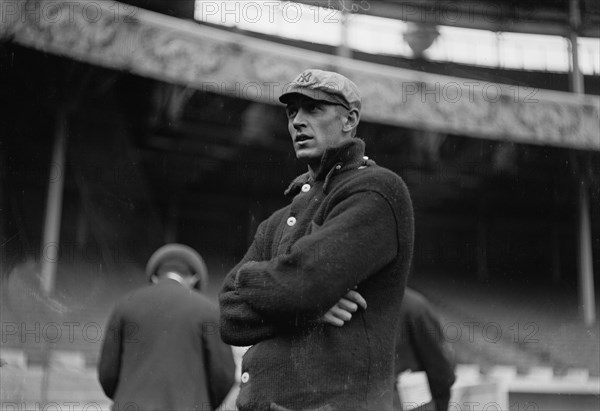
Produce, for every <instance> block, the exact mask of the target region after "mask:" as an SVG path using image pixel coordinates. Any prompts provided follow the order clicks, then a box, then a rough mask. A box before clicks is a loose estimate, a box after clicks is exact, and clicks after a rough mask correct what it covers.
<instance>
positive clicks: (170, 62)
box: [0, 0, 600, 150]
mask: <svg viewBox="0 0 600 411" xmlns="http://www.w3.org/2000/svg"><path fill="white" fill-rule="evenodd" d="M0 19H1V21H2V25H0V40H1V39H12V40H13V41H15V42H17V43H19V44H21V45H23V46H27V47H32V48H35V49H38V50H41V51H45V52H50V53H53V54H57V55H61V56H66V57H70V58H73V59H75V60H79V61H84V62H88V63H92V64H96V65H99V66H103V67H108V68H113V69H116V70H123V71H128V72H132V73H135V74H138V75H141V76H146V77H150V78H154V79H157V80H161V81H165V82H169V83H174V84H182V85H186V86H188V87H192V88H195V89H198V90H202V91H208V92H215V93H220V94H225V95H229V96H234V97H238V98H242V99H248V100H254V101H260V102H264V103H269V104H280V103H279V102H278V100H277V97H278V96H279V94H280V93H281V92H282V91H283V90H285V87H286V86H287V85H288V84H289V82H290V81H291V80H292V79H293V78H294V77H295V76H296V75H297V74H298V73H299V72H301V71H302V70H304V69H307V68H323V69H330V70H336V71H339V72H340V73H343V74H344V75H346V76H348V77H349V78H351V79H352V80H353V81H354V82H355V83H356V84H357V85H358V86H359V88H360V89H361V90H362V94H363V110H362V113H361V114H362V117H363V119H364V120H367V121H371V122H377V123H383V124H390V125H398V126H403V127H411V128H417V129H427V130H433V131H437V132H441V133H448V134H457V135H466V136H471V137H476V138H487V139H495V140H503V141H513V142H518V143H532V144H541V145H551V146H559V147H569V148H577V149H584V150H600V98H598V97H596V96H589V95H575V94H571V93H564V92H555V91H549V90H540V89H534V88H526V87H518V86H510V85H505V84H499V83H493V82H483V81H476V80H472V79H465V78H458V77H449V76H441V75H436V74H430V73H423V72H418V71H413V70H405V69H399V68H395V67H390V66H384V65H379V64H374V63H368V62H361V61H356V60H352V59H347V58H343V57H337V56H331V55H328V54H323V53H318V52H314V51H309V50H304V49H300V48H295V47H290V46H284V45H281V44H277V43H275V42H270V41H266V40H260V39H254V38H250V37H248V36H244V35H241V34H238V33H232V32H228V31H225V30H218V29H215V28H211V27H206V26H202V25H199V24H197V23H194V22H193V21H186V20H181V19H177V18H173V17H169V16H166V15H161V14H158V13H154V12H151V11H147V10H143V9H139V8H135V7H133V6H129V5H125V4H123V3H119V2H113V1H102V2H98V1H92V0H80V1H78V2H70V1H52V2H44V1H40V0H28V1H14V0H13V1H10V0H0Z"/></svg>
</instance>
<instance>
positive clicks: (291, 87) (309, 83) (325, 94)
mask: <svg viewBox="0 0 600 411" xmlns="http://www.w3.org/2000/svg"><path fill="white" fill-rule="evenodd" d="M294 94H302V95H304V96H306V97H310V98H312V99H314V100H320V101H327V102H329V103H333V104H340V105H342V106H344V107H346V108H347V109H348V110H350V109H352V108H356V109H358V111H360V109H361V97H360V91H359V90H358V87H357V86H356V84H354V83H353V82H352V80H350V79H349V78H347V77H345V76H342V75H341V74H339V73H335V72H333V71H324V70H319V69H308V70H304V71H303V72H302V73H300V74H299V75H298V77H296V79H295V80H294V81H292V82H291V83H290V84H288V85H287V86H286V87H285V89H284V92H283V94H281V96H279V101H281V102H282V103H283V104H287V103H288V101H289V99H290V97H291V96H292V95H294Z"/></svg>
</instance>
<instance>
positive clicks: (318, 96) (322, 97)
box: [279, 89, 350, 110]
mask: <svg viewBox="0 0 600 411" xmlns="http://www.w3.org/2000/svg"><path fill="white" fill-rule="evenodd" d="M298 95H301V96H305V97H308V98H310V99H312V100H315V101H325V102H327V103H330V104H337V105H340V106H343V107H345V108H346V109H348V110H350V107H349V106H348V104H346V103H344V102H343V101H341V100H340V99H339V98H336V96H333V95H331V94H328V93H325V92H323V91H319V90H306V89H297V90H294V91H290V92H288V93H284V94H282V95H281V96H279V101H280V102H282V103H283V104H288V103H289V102H290V100H291V99H292V98H293V97H294V96H298Z"/></svg>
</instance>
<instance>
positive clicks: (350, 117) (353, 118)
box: [342, 108, 360, 132]
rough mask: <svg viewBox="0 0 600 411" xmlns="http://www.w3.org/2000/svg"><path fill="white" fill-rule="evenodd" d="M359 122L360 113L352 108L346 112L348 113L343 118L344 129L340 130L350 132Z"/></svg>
mask: <svg viewBox="0 0 600 411" xmlns="http://www.w3.org/2000/svg"><path fill="white" fill-rule="evenodd" d="M359 121H360V113H359V112H358V110H357V109H355V108H353V109H350V110H348V113H347V114H346V116H345V117H344V127H343V128H342V130H344V131H345V132H350V131H352V130H353V129H355V128H356V127H357V126H358V122H359Z"/></svg>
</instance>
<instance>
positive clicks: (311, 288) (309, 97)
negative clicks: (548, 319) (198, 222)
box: [219, 69, 414, 411]
mask: <svg viewBox="0 0 600 411" xmlns="http://www.w3.org/2000/svg"><path fill="white" fill-rule="evenodd" d="M279 99H280V101H281V102H282V103H284V104H285V105H286V112H287V116H288V130H289V132H290V135H291V138H292V144H293V147H294V150H295V152H296V157H297V158H298V159H299V160H301V161H303V162H305V163H306V164H307V166H308V172H307V173H305V174H302V175H300V176H299V177H297V178H296V179H295V180H294V181H293V182H292V183H291V184H290V186H289V187H288V189H287V190H286V191H285V195H287V196H288V197H289V198H290V199H291V203H290V204H289V205H288V206H286V207H284V208H282V209H280V210H278V211H276V212H275V213H273V214H272V215H271V216H270V217H269V218H268V219H267V220H265V221H263V222H262V223H261V224H260V226H259V227H258V229H257V232H256V235H255V238H254V241H253V243H252V245H251V246H250V248H249V249H248V251H247V253H246V255H245V256H244V258H243V259H242V261H240V262H239V263H238V265H237V266H236V267H234V268H233V269H232V270H231V272H230V273H229V274H228V275H227V277H226V278H225V281H224V284H223V287H222V290H221V293H220V296H219V300H220V305H221V336H222V338H223V340H224V341H225V342H227V343H228V344H232V345H239V346H248V345H252V347H251V348H250V349H249V350H248V351H247V352H246V354H245V355H244V359H243V362H242V376H241V386H240V394H239V397H238V400H237V405H238V407H239V410H240V411H246V410H344V411H346V410H378V411H382V410H392V409H393V396H394V390H393V387H394V381H395V375H394V348H395V341H396V334H397V328H398V312H399V311H400V304H401V302H402V296H403V293H404V287H405V283H406V279H407V274H408V271H409V267H410V262H411V257H412V248H413V225H414V222H413V210H412V205H411V201H410V196H409V193H408V190H407V188H406V186H405V184H404V183H403V181H402V180H401V179H400V177H399V176H397V175H396V174H394V173H393V172H391V171H389V170H387V169H385V168H382V167H379V166H377V165H376V164H375V163H374V162H373V161H372V160H369V159H368V158H367V157H366V156H364V149H365V145H364V142H363V141H362V140H360V139H358V138H356V137H354V133H355V129H356V127H357V125H358V123H359V120H360V110H361V99H360V93H359V91H358V88H357V87H356V85H355V84H354V83H353V82H352V81H350V80H349V79H347V78H346V77H344V76H342V75H340V74H337V73H333V72H327V71H322V70H317V69H309V70H306V71H304V72H303V73H301V74H300V75H299V76H298V77H297V78H296V80H294V81H293V82H292V83H291V84H290V85H289V86H288V87H287V90H286V92H285V93H284V94H283V95H281V96H280V98H279ZM361 296H362V297H364V299H365V300H366V301H367V302H368V307H367V308H366V309H365V304H364V301H363V300H362V299H361ZM359 305H360V306H362V308H360V309H359V308H358V306H359ZM340 325H343V326H340Z"/></svg>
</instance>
